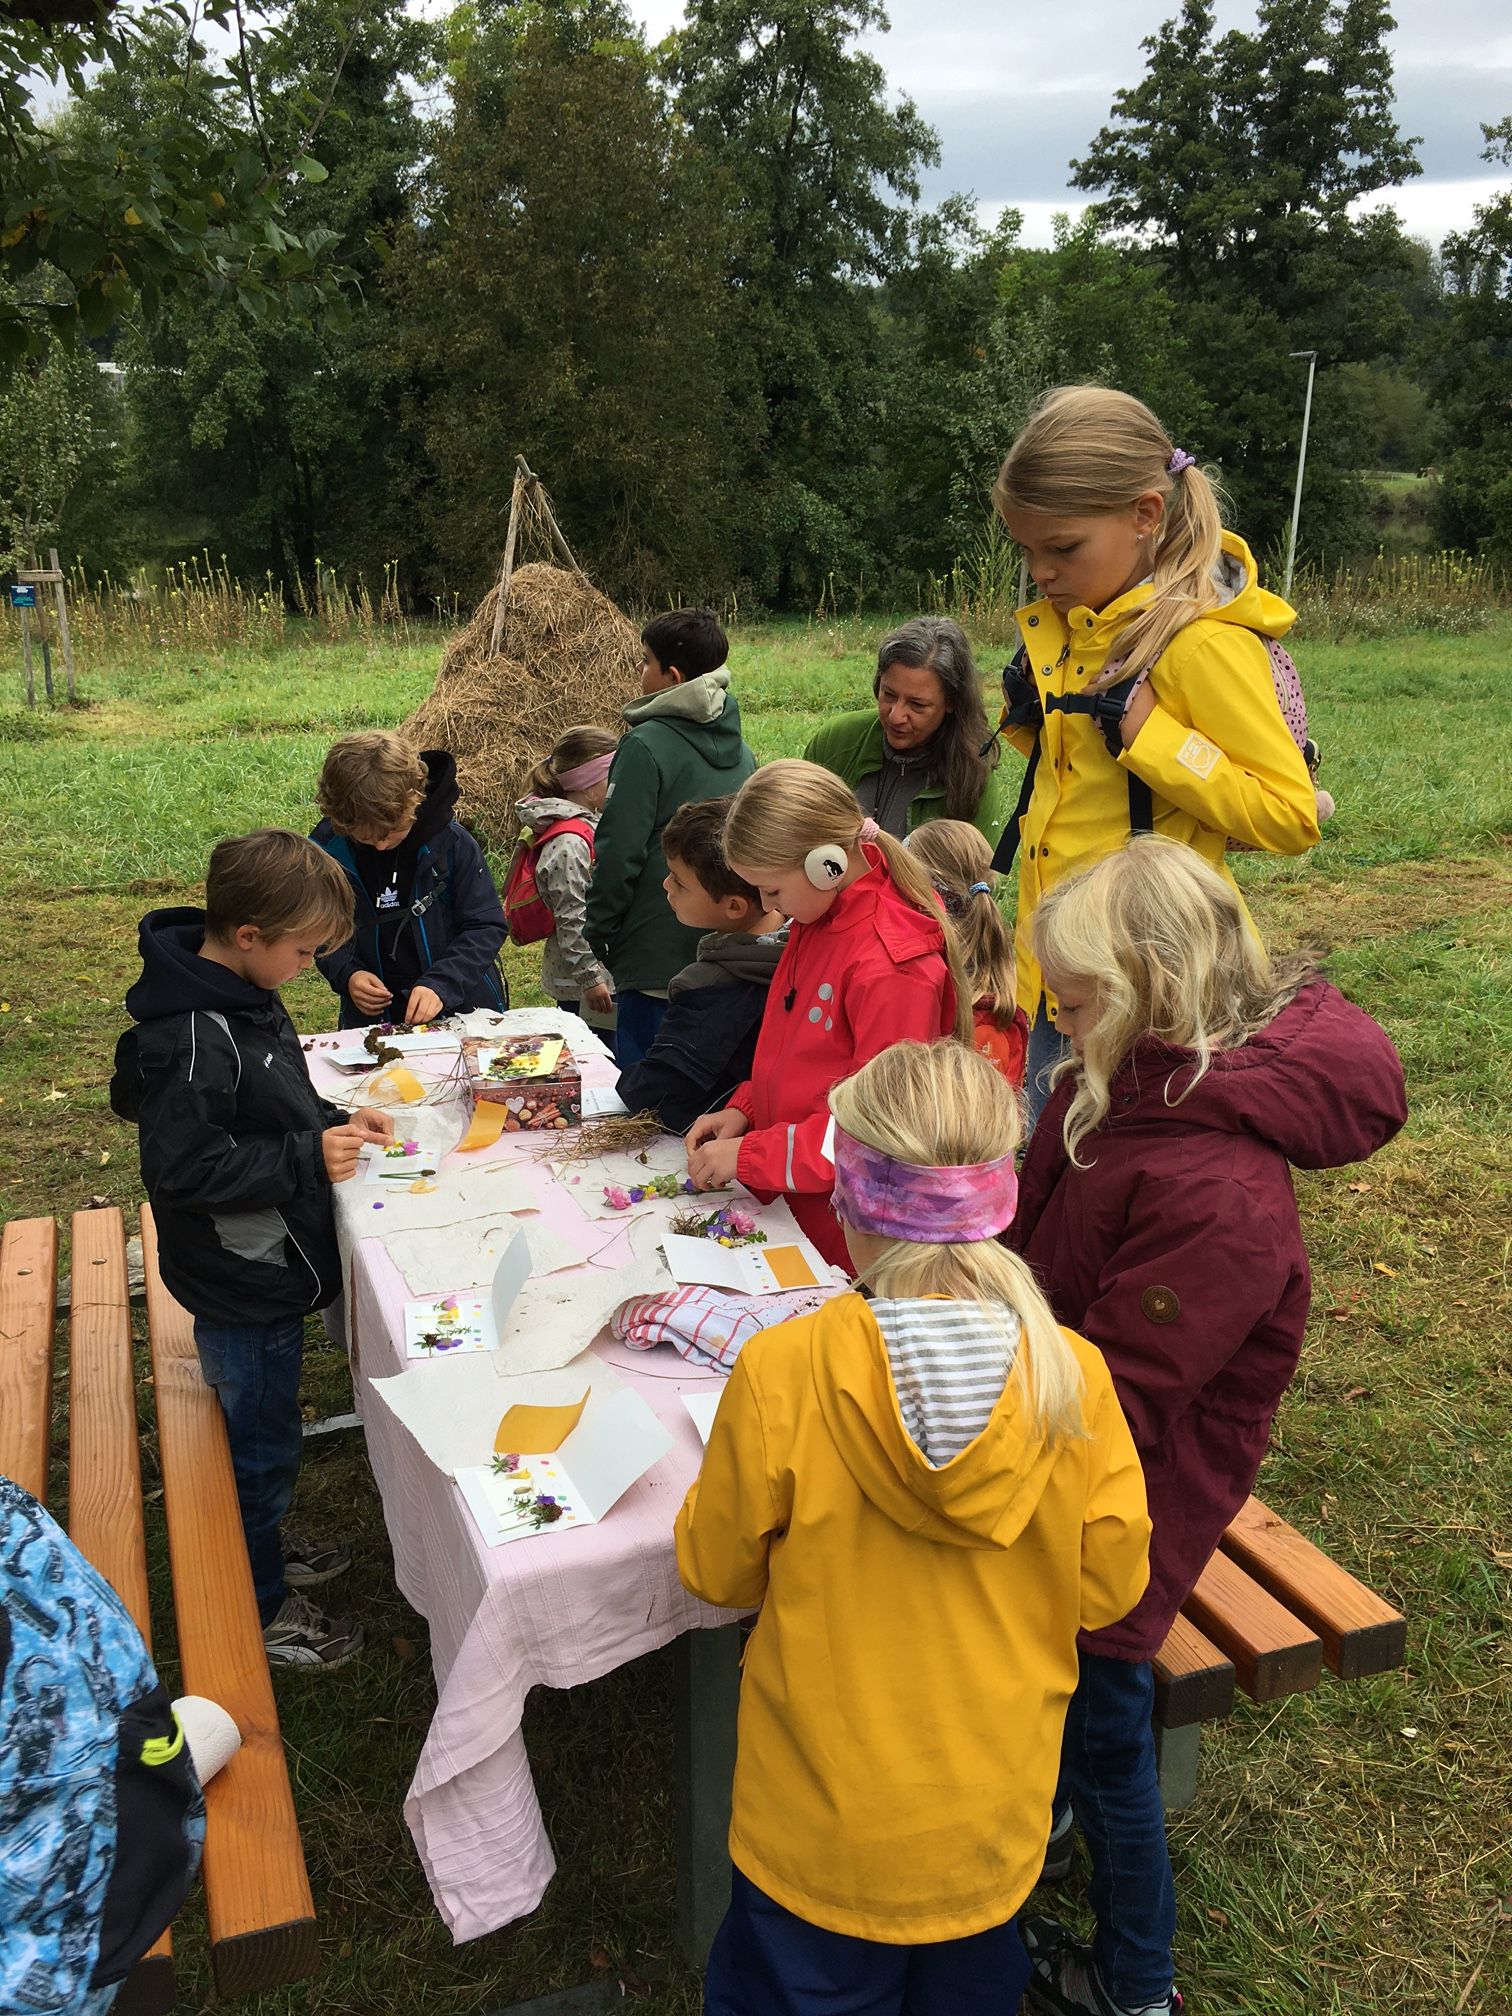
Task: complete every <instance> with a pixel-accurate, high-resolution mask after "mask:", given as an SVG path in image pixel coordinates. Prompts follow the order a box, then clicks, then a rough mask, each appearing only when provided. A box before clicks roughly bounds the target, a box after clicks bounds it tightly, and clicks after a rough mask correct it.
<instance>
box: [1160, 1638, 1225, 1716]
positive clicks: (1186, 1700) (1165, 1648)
mask: <svg viewBox="0 0 1512 2016" xmlns="http://www.w3.org/2000/svg"><path fill="white" fill-rule="evenodd" d="M1154 1666H1155V1720H1156V1722H1157V1723H1159V1725H1160V1726H1161V1727H1162V1728H1163V1729H1184V1728H1186V1727H1187V1726H1188V1725H1189V1724H1191V1723H1193V1722H1216V1721H1217V1720H1218V1719H1219V1717H1220V1716H1223V1715H1227V1714H1228V1712H1229V1710H1230V1709H1231V1708H1232V1707H1233V1705H1234V1662H1233V1660H1232V1659H1230V1658H1228V1657H1227V1656H1226V1655H1225V1654H1224V1653H1222V1652H1220V1651H1219V1649H1218V1647H1217V1646H1216V1645H1215V1644H1214V1643H1213V1641H1212V1639H1211V1638H1207V1637H1205V1636H1204V1635H1203V1633H1202V1632H1201V1631H1199V1630H1198V1629H1197V1626H1196V1625H1195V1624H1194V1623H1192V1621H1191V1620H1190V1618H1187V1617H1182V1616H1180V1615H1179V1614H1178V1616H1177V1618H1176V1621H1175V1623H1174V1624H1173V1625H1172V1626H1171V1631H1170V1636H1169V1637H1168V1638H1167V1639H1166V1642H1165V1644H1164V1645H1162V1646H1161V1648H1160V1651H1159V1652H1158V1653H1157V1654H1156V1656H1155V1660H1154Z"/></svg>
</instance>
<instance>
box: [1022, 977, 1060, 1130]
mask: <svg viewBox="0 0 1512 2016" xmlns="http://www.w3.org/2000/svg"><path fill="white" fill-rule="evenodd" d="M1070 1048H1071V1046H1070V1044H1069V1043H1068V1042H1067V1041H1066V1039H1065V1037H1064V1036H1062V1035H1061V1034H1060V1032H1059V1030H1058V1029H1057V1028H1056V1026H1055V1024H1054V1023H1053V1022H1052V1021H1051V1019H1050V1011H1049V1009H1048V1008H1047V1007H1046V1005H1045V997H1044V995H1043V994H1041V996H1040V998H1039V1006H1038V1008H1036V1009H1035V1011H1034V1020H1033V1021H1032V1022H1031V1023H1030V1025H1029V1053H1028V1055H1027V1057H1026V1058H1025V1060H1024V1106H1025V1110H1026V1112H1027V1115H1028V1120H1029V1128H1028V1132H1029V1133H1030V1134H1032V1133H1033V1132H1034V1128H1035V1123H1036V1121H1037V1120H1038V1119H1039V1116H1040V1114H1041V1113H1042V1112H1043V1111H1044V1109H1045V1101H1046V1100H1047V1099H1048V1098H1049V1097H1050V1073H1051V1071H1052V1070H1053V1069H1054V1067H1055V1066H1056V1065H1057V1064H1059V1062H1060V1060H1061V1059H1062V1057H1064V1056H1065V1055H1066V1053H1067V1052H1068V1051H1069V1049H1070Z"/></svg>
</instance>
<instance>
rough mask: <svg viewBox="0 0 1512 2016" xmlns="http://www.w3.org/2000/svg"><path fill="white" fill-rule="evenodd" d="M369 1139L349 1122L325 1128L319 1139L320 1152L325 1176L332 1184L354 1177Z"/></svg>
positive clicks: (369, 1137) (368, 1136)
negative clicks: (323, 1162) (323, 1161)
mask: <svg viewBox="0 0 1512 2016" xmlns="http://www.w3.org/2000/svg"><path fill="white" fill-rule="evenodd" d="M371 1138H372V1137H371V1136H370V1135H367V1134H365V1133H363V1132H362V1131H361V1130H360V1129H359V1128H357V1127H355V1126H353V1125H352V1123H351V1122H350V1121H347V1122H345V1123H344V1124H343V1125H342V1126H340V1127H327V1128H326V1130H325V1132H324V1133H323V1134H322V1135H321V1137H320V1152H321V1154H322V1155H323V1156H324V1157H325V1167H326V1175H327V1176H328V1177H329V1178H330V1180H331V1181H332V1182H333V1183H345V1182H346V1180H347V1178H348V1177H349V1176H355V1175H356V1173H357V1164H358V1162H359V1161H360V1159H361V1157H362V1150H363V1147H364V1145H365V1144H366V1143H367V1142H368V1141H369V1140H370V1139H371Z"/></svg>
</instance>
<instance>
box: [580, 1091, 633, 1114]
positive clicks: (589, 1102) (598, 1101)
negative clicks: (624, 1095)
mask: <svg viewBox="0 0 1512 2016" xmlns="http://www.w3.org/2000/svg"><path fill="white" fill-rule="evenodd" d="M629 1110H630V1109H629V1107H628V1106H626V1104H625V1102H624V1100H623V1099H621V1097H620V1095H619V1093H618V1092H616V1091H615V1089H614V1087H613V1086H612V1085H585V1086H584V1087H583V1118H584V1119H585V1120H608V1119H610V1118H611V1117H612V1116H613V1115H614V1114H616V1113H628V1112H629Z"/></svg>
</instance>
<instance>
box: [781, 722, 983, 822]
mask: <svg viewBox="0 0 1512 2016" xmlns="http://www.w3.org/2000/svg"><path fill="white" fill-rule="evenodd" d="M803 754H804V757H805V759H806V760H807V761H808V762H810V763H818V764H821V765H822V766H823V767H824V768H825V769H826V770H832V771H833V772H834V774H835V775H836V776H837V777H839V778H840V779H841V780H842V781H843V782H844V783H846V784H849V786H850V787H851V789H852V791H854V790H855V788H856V786H857V784H859V783H860V781H861V779H862V778H863V777H869V776H871V775H872V773H873V772H874V771H877V770H880V769H881V768H882V723H881V720H880V719H879V717H878V714H877V710H876V708H875V707H867V708H858V709H857V711H856V712H855V713H853V714H836V715H833V716H832V717H831V718H830V719H829V720H828V721H826V722H825V723H824V725H823V727H821V728H818V729H816V730H815V732H814V733H813V735H811V736H810V738H809V742H808V747H807V748H806V749H805V750H804V752H803ZM1010 767H1011V769H1012V771H1013V773H1014V774H1013V776H1012V778H1011V779H1010V778H1009V776H1008V775H1006V774H1005V771H1004V766H1003V765H1002V764H1001V763H999V765H998V766H997V768H996V769H994V770H989V771H988V773H987V789H986V790H985V791H984V792H983V793H982V796H981V799H980V801H979V802H978V805H977V808H976V814H975V816H974V818H973V819H972V822H971V823H972V825H973V826H975V827H976V828H977V829H978V831H979V832H981V833H984V834H985V835H986V836H987V838H988V839H989V840H990V841H991V842H992V844H993V845H994V846H996V845H997V842H998V836H999V835H1000V834H1001V832H1002V830H1003V828H1004V826H1006V825H1007V823H1008V815H1009V813H1010V812H1011V811H1012V810H1013V806H1014V801H1015V794H1016V792H1017V789H1018V779H1019V775H1020V774H1021V773H1020V772H1019V766H1018V765H1017V764H1013V765H1012V766H1010ZM1010 782H1011V783H1012V786H1013V789H1012V790H1010V789H1009V785H1010ZM944 817H945V786H944V785H943V784H922V785H920V787H919V789H918V791H917V792H916V793H915V795H914V801H913V803H912V804H911V805H910V806H909V808H908V830H909V832H910V833H912V832H913V831H914V829H915V828H916V827H918V826H922V825H923V824H924V822H925V820H927V819H943V818H944Z"/></svg>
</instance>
